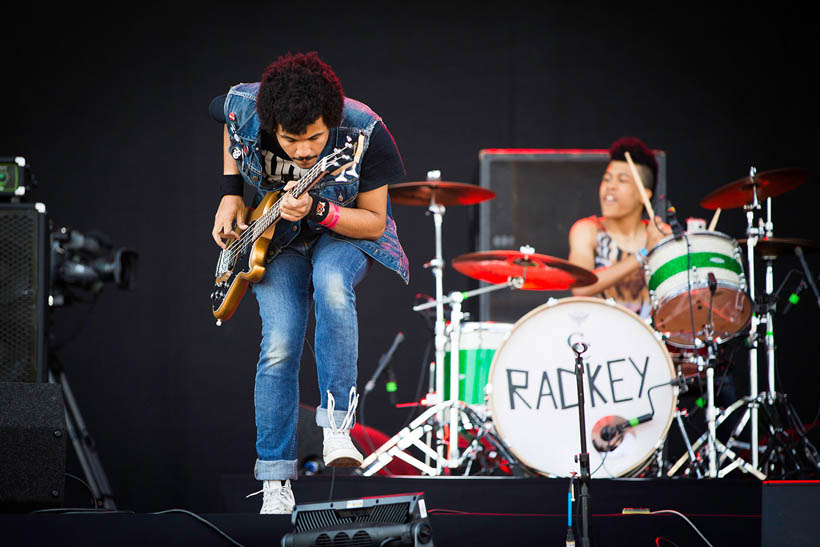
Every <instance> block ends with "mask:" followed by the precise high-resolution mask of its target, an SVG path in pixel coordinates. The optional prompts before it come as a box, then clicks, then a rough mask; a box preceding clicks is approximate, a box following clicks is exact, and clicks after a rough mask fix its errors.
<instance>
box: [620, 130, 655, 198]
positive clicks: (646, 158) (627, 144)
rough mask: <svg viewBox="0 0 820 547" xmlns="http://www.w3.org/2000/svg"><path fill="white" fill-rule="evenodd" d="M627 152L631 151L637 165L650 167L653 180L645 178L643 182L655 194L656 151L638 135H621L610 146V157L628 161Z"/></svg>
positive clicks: (633, 160) (630, 153)
mask: <svg viewBox="0 0 820 547" xmlns="http://www.w3.org/2000/svg"><path fill="white" fill-rule="evenodd" d="M626 152H629V155H630V156H631V157H632V162H633V163H635V165H643V166H645V167H648V168H649V171H651V173H652V180H644V181H643V183H644V186H646V187H647V188H649V189H650V190H652V193H653V194H654V193H655V186H657V181H658V161H657V160H656V159H655V153H654V152H653V151H652V150H650V149H649V148H648V147H647V146H646V145H645V144H644V143H643V141H641V139H639V138H637V137H621V138H620V139H618V140H616V141H615V142H613V143H612V146H610V147H609V159H610V160H615V161H626Z"/></svg>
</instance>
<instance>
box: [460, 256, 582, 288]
mask: <svg viewBox="0 0 820 547" xmlns="http://www.w3.org/2000/svg"><path fill="white" fill-rule="evenodd" d="M452 264H453V268H455V269H456V271H459V272H461V273H463V274H464V275H466V276H468V277H472V278H473V279H479V280H481V281H486V282H488V283H493V284H497V283H506V282H507V279H509V278H510V277H524V278H525V279H524V285H523V286H522V287H521V288H522V289H526V290H531V291H561V290H567V289H570V288H573V287H584V286H586V285H592V284H593V283H595V282H596V281H598V276H597V275H595V274H594V273H593V272H591V271H589V270H587V269H585V268H582V267H580V266H576V265H575V264H572V263H570V262H567V261H566V260H563V259H560V258H555V257H553V256H548V255H542V254H536V253H530V254H525V253H523V252H521V251H506V250H498V251H483V252H477V253H468V254H464V255H461V256H457V257H456V258H454V259H453V262H452ZM525 267H526V268H525ZM525 269H526V272H525Z"/></svg>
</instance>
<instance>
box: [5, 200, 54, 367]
mask: <svg viewBox="0 0 820 547" xmlns="http://www.w3.org/2000/svg"><path fill="white" fill-rule="evenodd" d="M48 259H49V233H48V223H47V220H46V210H45V206H43V204H41V203H0V306H2V309H3V313H2V314H0V382H45V381H46V380H47V371H46V333H45V330H46V312H47V306H48V279H49V260H48Z"/></svg>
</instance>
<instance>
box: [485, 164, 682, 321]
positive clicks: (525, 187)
mask: <svg viewBox="0 0 820 547" xmlns="http://www.w3.org/2000/svg"><path fill="white" fill-rule="evenodd" d="M655 154H656V157H657V161H658V181H657V187H656V189H655V194H654V195H653V197H652V207H653V209H654V210H655V211H656V212H657V213H658V215H659V216H661V218H664V217H665V215H664V214H662V213H663V212H664V211H665V209H666V207H665V206H664V203H665V199H666V194H667V186H666V154H665V153H664V152H663V151H661V150H655ZM608 163H609V152H608V151H607V150H542V149H535V150H534V149H485V150H481V151H480V153H479V184H480V185H481V186H482V187H484V188H488V189H490V190H492V191H493V192H495V194H496V196H495V198H493V199H491V200H488V201H485V202H482V203H481V204H480V205H479V230H478V235H477V241H476V250H477V251H490V250H496V249H503V250H514V251H517V250H519V248H520V247H521V246H523V245H529V246H531V247H533V248H534V249H535V252H536V253H539V254H545V255H550V256H554V257H556V258H562V259H566V258H567V257H568V256H569V229H570V228H571V227H572V224H573V223H574V222H575V221H576V220H578V219H580V218H583V217H588V216H591V215H600V212H601V207H600V202H599V200H598V188H599V186H600V183H601V176H602V175H603V173H604V171H605V170H606V166H607V164H608ZM481 285H482V286H484V285H487V284H486V283H484V282H481ZM565 296H570V292H569V291H520V290H513V291H509V290H501V291H493V292H490V293H487V294H482V295H480V296H479V315H480V320H481V321H499V322H506V323H515V322H516V321H517V320H518V319H520V318H521V317H523V316H524V315H525V314H526V313H527V312H529V311H530V310H532V309H533V308H536V307H538V306H539V305H541V304H543V303H545V302H546V301H547V299H549V298H550V297H554V298H562V297H565Z"/></svg>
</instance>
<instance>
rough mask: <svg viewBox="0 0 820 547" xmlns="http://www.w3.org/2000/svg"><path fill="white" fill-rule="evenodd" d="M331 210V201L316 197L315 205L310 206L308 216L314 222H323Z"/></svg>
mask: <svg viewBox="0 0 820 547" xmlns="http://www.w3.org/2000/svg"><path fill="white" fill-rule="evenodd" d="M329 212H330V202H328V201H327V200H326V199H322V198H314V200H313V206H312V207H311V208H310V212H309V213H308V215H307V217H308V219H310V220H312V221H313V222H315V223H317V224H321V223H322V222H323V221H324V220H325V219H326V218H327V215H328V213H329Z"/></svg>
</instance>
